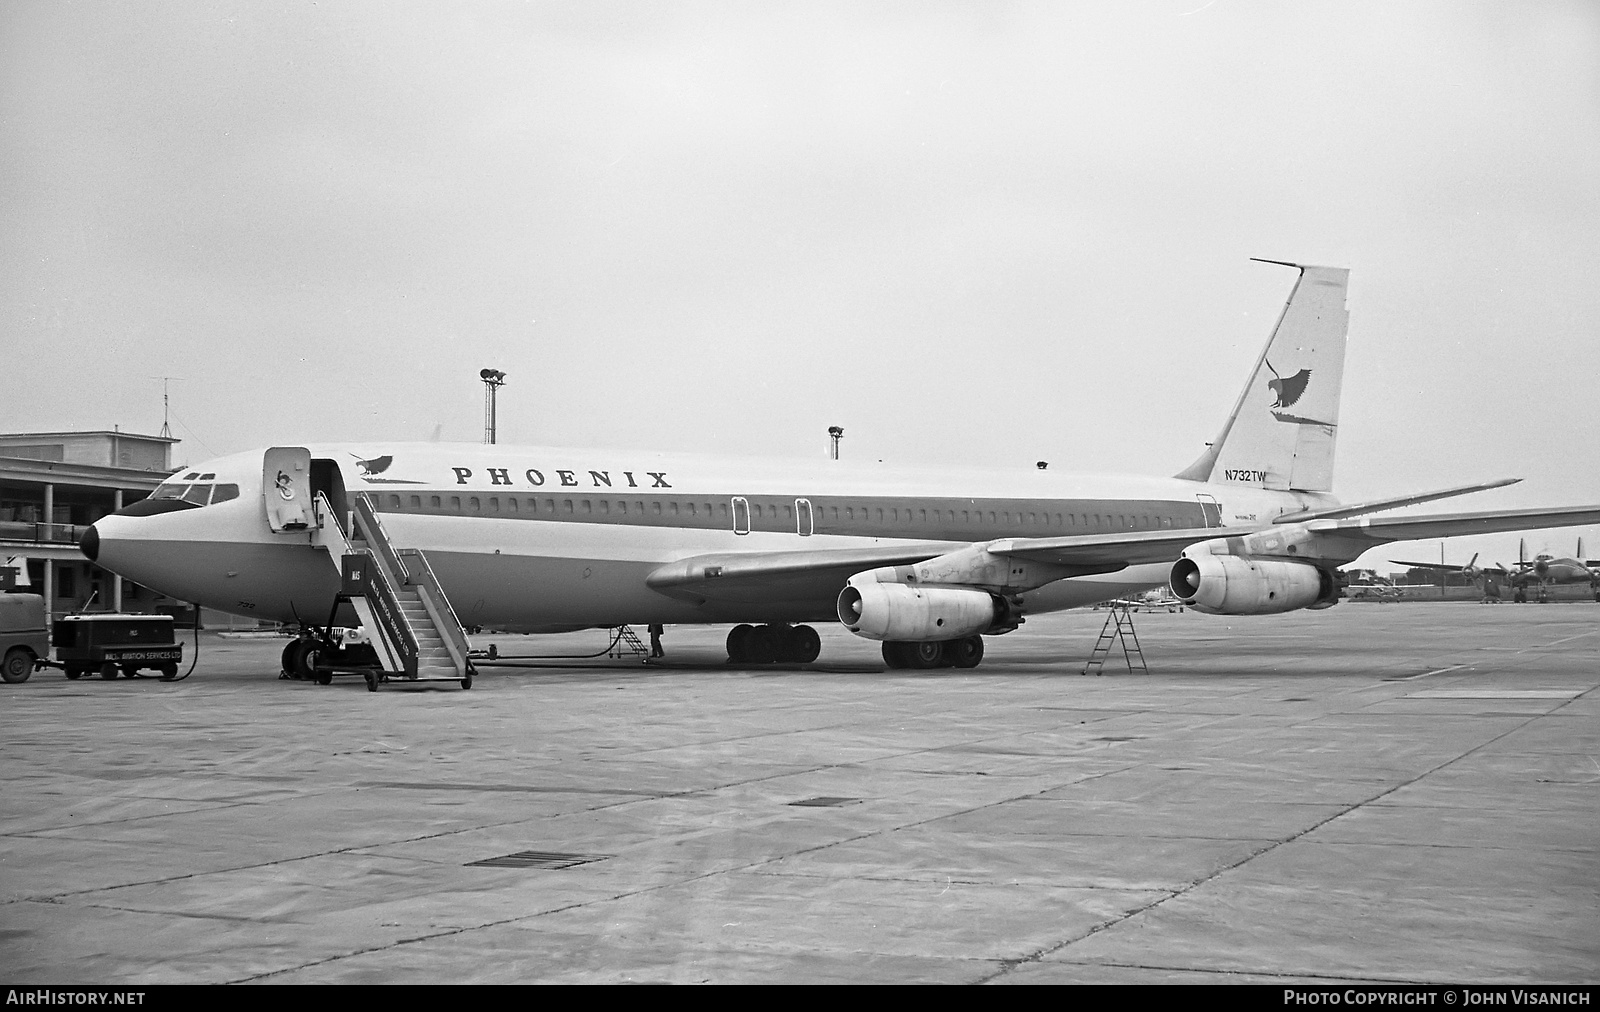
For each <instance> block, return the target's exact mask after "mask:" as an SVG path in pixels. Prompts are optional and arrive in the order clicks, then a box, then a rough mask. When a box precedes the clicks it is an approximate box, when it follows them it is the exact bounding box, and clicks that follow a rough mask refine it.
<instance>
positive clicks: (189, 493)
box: [150, 474, 239, 506]
mask: <svg viewBox="0 0 1600 1012" xmlns="http://www.w3.org/2000/svg"><path fill="white" fill-rule="evenodd" d="M200 477H215V475H214V474H212V475H201V476H200ZM150 498H151V499H181V500H183V501H184V502H187V503H193V504H194V505H196V506H205V505H207V504H208V503H219V502H227V501H228V500H230V499H237V498H239V486H238V485H235V484H232V483H231V482H230V483H226V484H218V485H211V484H203V483H198V482H197V483H195V484H193V485H191V484H189V482H188V481H169V482H165V483H163V484H162V485H160V486H159V487H157V488H156V490H155V491H154V492H152V493H150Z"/></svg>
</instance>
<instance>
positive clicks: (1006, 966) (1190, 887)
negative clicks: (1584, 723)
mask: <svg viewBox="0 0 1600 1012" xmlns="http://www.w3.org/2000/svg"><path fill="white" fill-rule="evenodd" d="M1590 691H1593V690H1590ZM1542 716H1544V715H1543V714H1534V715H1532V716H1531V717H1530V718H1529V719H1528V720H1525V721H1522V722H1521V723H1519V724H1518V725H1517V726H1516V727H1513V728H1510V729H1508V730H1506V731H1503V732H1501V733H1500V734H1497V735H1495V736H1494V737H1492V738H1490V739H1488V740H1487V741H1482V742H1479V743H1478V744H1476V745H1474V746H1472V747H1471V748H1469V749H1467V750H1466V751H1465V752H1462V753H1461V754H1460V755H1457V756H1454V757H1452V758H1450V759H1446V760H1445V761H1444V762H1441V763H1439V764H1438V765H1437V766H1434V767H1432V768H1431V769H1427V770H1424V771H1423V772H1421V773H1419V774H1417V775H1416V776H1414V777H1412V778H1411V779H1409V780H1406V781H1403V782H1401V783H1397V784H1395V785H1393V786H1392V787H1389V788H1387V789H1386V790H1383V791H1380V792H1379V793H1378V794H1375V795H1373V796H1372V797H1370V798H1367V799H1366V800H1365V801H1358V802H1356V803H1354V804H1352V805H1350V806H1349V807H1347V808H1345V809H1343V810H1342V811H1339V812H1335V813H1334V814H1332V815H1330V816H1328V817H1327V818H1325V819H1323V820H1322V821H1320V822H1316V823H1313V824H1312V825H1310V826H1307V827H1306V828H1305V829H1302V830H1300V831H1299V832H1297V833H1294V834H1292V835H1290V836H1288V837H1285V838H1284V839H1282V840H1278V841H1275V842H1273V843H1272V844H1270V845H1268V846H1266V847H1263V848H1261V849H1260V850H1257V851H1254V852H1253V853H1250V854H1246V855H1245V856H1244V857H1242V858H1240V859H1239V860H1237V861H1235V862H1233V863H1232V864H1229V865H1226V866H1224V867H1222V868H1219V869H1217V870H1216V871H1214V872H1212V873H1211V874H1209V875H1206V876H1205V877H1204V878H1200V879H1197V880H1195V881H1193V882H1190V883H1188V884H1187V885H1185V886H1183V887H1181V888H1179V889H1177V890H1175V891H1173V892H1171V893H1170V894H1169V895H1167V896H1164V897H1161V898H1160V899H1157V900H1153V901H1151V902H1150V903H1147V904H1145V905H1144V906H1142V907H1138V908H1136V909H1134V910H1130V911H1128V912H1127V913H1125V914H1123V915H1121V916H1120V917H1113V918H1110V919H1108V920H1106V921H1103V922H1101V923H1099V924H1096V925H1093V926H1092V927H1090V928H1089V930H1088V931H1087V932H1085V933H1084V934H1083V935H1081V936H1079V937H1077V938H1068V939H1065V940H1063V941H1061V942H1058V943H1056V944H1055V945H1053V946H1049V947H1046V948H1043V949H1040V950H1038V951H1037V952H1033V953H1030V954H1029V955H1027V956H1025V957H1023V958H1022V959H1019V960H1014V961H1002V967H1001V969H999V970H997V971H996V972H995V973H994V974H993V975H991V976H989V977H985V978H983V979H981V980H978V981H974V983H980V984H981V983H988V982H989V981H991V980H995V979H997V978H999V977H1001V976H1004V975H1005V974H1007V973H1010V972H1011V971H1012V970H1014V969H1016V968H1017V967H1018V966H1022V965H1024V964H1027V963H1040V962H1042V961H1043V960H1044V957H1046V956H1049V955H1051V954H1053V953H1056V952H1059V951H1061V950H1062V949H1065V948H1066V947H1067V946H1069V945H1074V944H1076V943H1078V942H1081V941H1083V940H1084V939H1086V938H1090V937H1092V936H1094V935H1097V934H1099V933H1100V932H1102V931H1106V930H1108V929H1110V928H1113V927H1115V926H1117V925H1119V924H1122V923H1125V922H1127V921H1129V920H1131V919H1132V918H1134V917H1136V916H1139V915H1141V914H1144V913H1146V912H1147V911H1150V910H1153V909H1155V908H1156V907H1157V906H1160V905H1161V904H1162V903H1165V902H1167V901H1168V900H1170V899H1175V898H1177V897H1179V896H1183V895H1186V894H1187V893H1190V892H1192V891H1194V890H1195V889H1198V888H1199V887H1200V886H1202V885H1205V884H1206V883H1208V882H1211V881H1214V880H1216V879H1217V878H1220V877H1221V876H1222V875H1225V874H1227V873H1228V872H1230V871H1233V870H1235V869H1237V868H1242V867H1243V866H1244V865H1246V864H1248V863H1250V862H1251V861H1254V860H1255V859H1256V858H1258V857H1261V856H1262V855H1264V854H1268V853H1271V852H1272V851H1274V850H1277V849H1278V848H1279V847H1282V846H1283V845H1285V844H1288V843H1293V842H1294V841H1296V840H1299V839H1302V838H1303V837H1305V836H1306V835H1307V834H1310V833H1313V832H1315V831H1317V830H1318V829H1321V828H1322V827H1323V826H1326V825H1328V824H1329V823H1331V822H1333V821H1334V820H1336V819H1342V818H1344V817H1345V816H1346V815H1349V814H1350V813H1351V812H1354V811H1356V810H1358V809H1361V808H1365V807H1366V806H1367V805H1370V804H1373V803H1374V802H1376V801H1378V800H1379V799H1380V798H1384V797H1387V796H1389V795H1390V794H1393V793H1394V792H1396V791H1398V790H1400V789H1401V788H1403V787H1409V786H1411V785H1412V784H1415V783H1417V782H1418V781H1420V780H1422V779H1423V778H1424V777H1428V776H1432V775H1433V774H1434V773H1437V772H1439V771H1440V770H1442V769H1444V768H1445V767H1446V766H1449V765H1451V764H1453V763H1456V762H1459V761H1460V760H1462V759H1465V758H1466V757H1467V756H1469V755H1471V754H1473V753H1474V752H1477V751H1478V750H1480V749H1483V748H1487V747H1488V746H1490V745H1492V744H1494V743H1495V742H1497V741H1499V740H1500V739H1502V738H1504V737H1506V736H1507V735H1509V734H1511V733H1513V732H1514V731H1517V730H1518V729H1520V728H1523V727H1526V726H1527V725H1528V724H1529V723H1532V721H1534V720H1537V719H1538V718H1539V717H1542Z"/></svg>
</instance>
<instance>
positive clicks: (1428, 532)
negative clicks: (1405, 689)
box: [645, 506, 1600, 603]
mask: <svg viewBox="0 0 1600 1012" xmlns="http://www.w3.org/2000/svg"><path fill="white" fill-rule="evenodd" d="M1597 523H1600V506H1583V507H1576V508H1574V507H1559V508H1554V509H1543V510H1496V511H1492V512H1477V513H1451V514H1443V515H1437V516H1408V517H1393V518H1389V519H1381V518H1380V519H1373V518H1371V517H1361V518H1353V519H1346V520H1333V519H1324V520H1312V521H1309V522H1307V523H1306V525H1305V526H1306V527H1307V528H1308V529H1310V530H1312V531H1315V532H1317V533H1319V534H1323V535H1327V536H1329V537H1331V538H1332V539H1334V540H1337V541H1340V542H1343V543H1344V544H1345V545H1348V546H1349V550H1350V551H1351V554H1350V559H1352V560H1353V559H1355V558H1356V557H1357V556H1359V555H1360V554H1361V553H1362V552H1364V551H1366V549H1368V548H1371V547H1373V546H1375V545H1381V544H1386V543H1388V542H1391V541H1411V540H1416V539H1427V538H1448V537H1459V536H1461V535H1466V534H1494V533H1497V532H1501V531H1519V530H1534V529H1538V528H1543V527H1577V526H1583V525H1588V524H1597ZM1283 529H1284V528H1283V527H1282V526H1281V525H1275V524H1273V523H1270V522H1268V523H1261V524H1255V525H1251V526H1239V527H1197V528H1185V529H1179V530H1170V531H1169V530H1162V531H1120V532H1117V533H1114V534H1083V535H1073V536H1068V537H1059V538H1004V539H1001V540H999V541H995V542H991V543H988V546H987V547H988V549H989V551H991V552H993V553H994V554H996V555H1004V556H1012V557H1016V558H1021V559H1028V560H1031V561H1034V562H1043V563H1049V564H1051V565H1054V566H1061V567H1063V568H1065V569H1067V570H1068V573H1067V574H1066V575H1067V576H1088V575H1092V574H1096V573H1114V572H1116V571H1118V570H1120V569H1125V568H1127V567H1128V566H1136V565H1146V564H1153V563H1163V562H1172V561H1175V560H1176V559H1177V558H1178V556H1179V555H1181V554H1182V553H1183V550H1184V549H1185V548H1188V547H1189V546H1190V545H1193V544H1196V543H1198V542H1201V541H1210V540H1213V539H1216V538H1243V537H1246V536H1249V535H1252V534H1260V533H1262V532H1264V531H1272V530H1278V531H1282V530H1283ZM966 547H968V545H966V544H964V543H961V542H949V541H943V542H933V541H930V542H888V543H885V544H882V545H875V546H872V547H868V548H846V549H818V550H814V551H789V552H724V553H717V554H710V555H696V556H692V557H689V558H684V559H679V560H677V561H675V562H669V563H666V564H664V565H662V566H659V567H657V568H656V569H655V570H654V571H653V572H651V573H650V575H649V576H648V577H646V578H645V583H646V584H647V585H648V586H650V587H651V588H653V589H655V590H657V591H659V592H661V593H663V594H668V595H671V596H673V597H678V598H682V599H684V600H690V601H695V602H697V603H698V602H704V601H708V600H725V601H767V602H779V601H815V600H818V599H819V598H827V597H829V596H832V595H834V594H837V593H838V592H839V589H840V588H841V587H843V586H844V585H845V581H847V580H848V579H849V578H850V577H852V576H854V575H855V574H857V573H859V572H862V571H863V570H868V569H877V568H879V567H882V566H909V565H914V564H916V563H919V562H926V561H927V560H929V559H932V558H935V557H937V556H940V555H945V554H948V553H950V552H953V551H957V550H960V549H962V548H966Z"/></svg>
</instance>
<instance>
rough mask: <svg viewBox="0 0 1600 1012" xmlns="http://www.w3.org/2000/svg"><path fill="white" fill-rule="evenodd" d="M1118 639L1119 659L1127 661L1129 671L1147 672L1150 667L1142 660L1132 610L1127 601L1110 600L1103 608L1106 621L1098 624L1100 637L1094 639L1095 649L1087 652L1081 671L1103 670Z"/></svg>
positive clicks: (1142, 651)
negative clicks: (1119, 646) (1120, 648)
mask: <svg viewBox="0 0 1600 1012" xmlns="http://www.w3.org/2000/svg"><path fill="white" fill-rule="evenodd" d="M1119 643H1120V644H1121V646H1122V659H1123V661H1125V662H1126V663H1127V665H1128V674H1130V675H1131V674H1133V673H1134V672H1135V671H1137V672H1138V673H1139V674H1141V675H1148V674H1149V673H1150V669H1149V668H1147V667H1146V666H1145V663H1144V650H1143V649H1141V648H1140V646H1139V636H1138V634H1137V633H1135V632H1134V631H1133V610H1132V609H1131V608H1129V607H1128V602H1126V601H1113V602H1112V603H1111V607H1110V609H1109V610H1108V611H1107V612H1106V622H1105V625H1103V626H1101V627H1100V638H1099V639H1097V640H1095V643H1094V650H1093V651H1092V652H1091V653H1090V654H1089V660H1088V663H1086V664H1084V666H1083V673H1084V674H1086V675H1103V674H1105V666H1106V659H1107V658H1108V657H1110V656H1111V650H1112V648H1113V647H1115V646H1117V645H1118V644H1119Z"/></svg>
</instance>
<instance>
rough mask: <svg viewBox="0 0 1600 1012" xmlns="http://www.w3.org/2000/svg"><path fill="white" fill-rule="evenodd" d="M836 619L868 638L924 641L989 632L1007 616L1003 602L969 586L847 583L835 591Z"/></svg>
mask: <svg viewBox="0 0 1600 1012" xmlns="http://www.w3.org/2000/svg"><path fill="white" fill-rule="evenodd" d="M838 610H839V621H840V622H842V623H844V627H845V628H846V629H848V630H850V631H851V632H853V633H855V634H856V635H857V636H864V637H866V638H867V639H869V640H893V641H896V642H927V641H929V640H953V639H959V638H960V637H963V636H971V635H972V634H974V633H984V632H988V631H989V630H990V629H992V628H994V627H995V626H996V625H999V624H1002V622H1001V621H1000V620H1001V619H1002V618H1003V617H1004V616H1005V615H1007V614H1009V607H1008V606H1007V604H1006V602H1005V600H1004V599H1003V598H1000V597H997V596H995V595H994V594H990V593H989V592H987V591H983V590H975V589H972V588H968V587H909V586H906V585H905V584H903V583H876V582H869V581H866V580H862V581H860V582H854V581H852V582H851V583H850V584H849V585H848V586H846V587H845V588H844V590H842V591H840V592H839V602H838Z"/></svg>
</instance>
